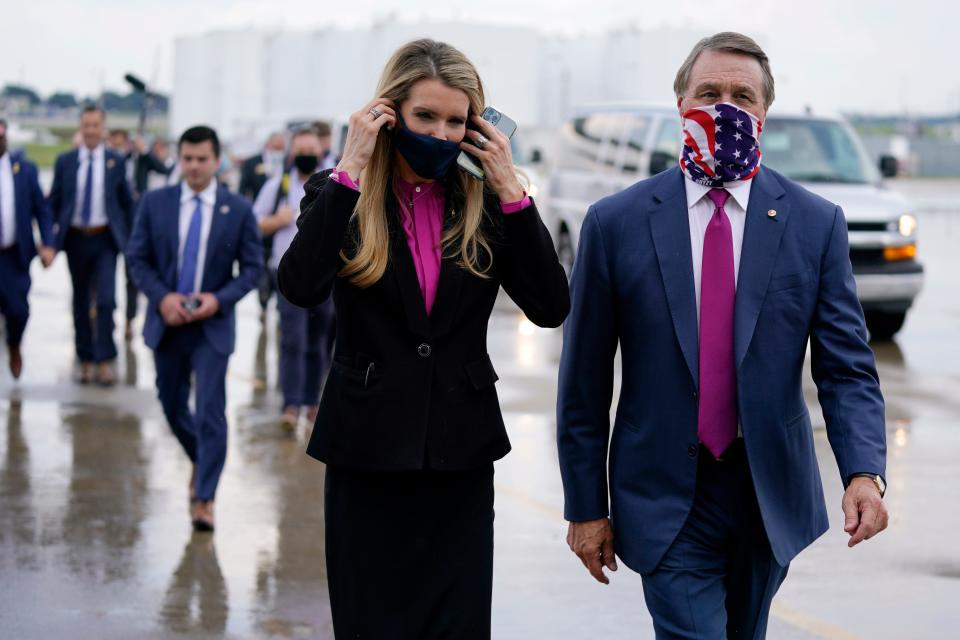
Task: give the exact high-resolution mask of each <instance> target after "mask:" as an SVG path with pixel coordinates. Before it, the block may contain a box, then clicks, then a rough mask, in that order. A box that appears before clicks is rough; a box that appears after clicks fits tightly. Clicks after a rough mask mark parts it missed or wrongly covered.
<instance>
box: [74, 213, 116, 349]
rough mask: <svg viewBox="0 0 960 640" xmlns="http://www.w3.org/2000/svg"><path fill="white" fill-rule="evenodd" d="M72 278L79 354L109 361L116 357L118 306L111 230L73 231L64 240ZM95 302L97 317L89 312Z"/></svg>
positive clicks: (114, 246) (76, 339) (113, 244)
mask: <svg viewBox="0 0 960 640" xmlns="http://www.w3.org/2000/svg"><path fill="white" fill-rule="evenodd" d="M64 249H65V250H66V252H67V266H68V267H69V268H70V280H71V281H72V282H73V327H74V332H75V344H76V350H77V358H78V359H79V360H80V361H81V362H106V361H108V360H113V359H114V358H116V357H117V345H116V343H115V342H114V340H113V329H114V324H113V312H114V310H115V309H116V308H117V299H116V289H117V245H116V244H115V243H114V240H113V236H112V235H111V234H110V233H109V232H106V233H100V234H98V235H95V236H86V235H83V234H82V233H78V232H75V231H70V232H68V233H67V239H66V242H65V243H64ZM94 305H95V306H96V321H94V320H93V319H92V318H91V317H90V316H91V313H90V310H91V306H94Z"/></svg>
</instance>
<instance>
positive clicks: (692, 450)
mask: <svg viewBox="0 0 960 640" xmlns="http://www.w3.org/2000/svg"><path fill="white" fill-rule="evenodd" d="M687 455H688V456H690V457H691V458H696V457H697V445H695V444H692V445H690V446H689V447H687Z"/></svg>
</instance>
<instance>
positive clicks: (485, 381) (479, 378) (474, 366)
mask: <svg viewBox="0 0 960 640" xmlns="http://www.w3.org/2000/svg"><path fill="white" fill-rule="evenodd" d="M463 368H464V370H465V371H466V372H467V378H468V379H469V380H470V385H471V386H472V387H473V388H474V389H475V390H477V391H479V390H481V389H483V388H485V387H489V386H490V385H492V384H494V383H495V382H496V381H497V380H499V379H500V376H498V375H497V372H496V371H495V370H494V368H493V363H492V362H490V356H489V355H484V356H483V357H482V358H480V359H479V360H475V361H474V362H470V363H468V364H465V365H463Z"/></svg>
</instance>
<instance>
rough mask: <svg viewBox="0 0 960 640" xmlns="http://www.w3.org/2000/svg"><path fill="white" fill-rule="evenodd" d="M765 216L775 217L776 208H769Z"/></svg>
mask: <svg viewBox="0 0 960 640" xmlns="http://www.w3.org/2000/svg"><path fill="white" fill-rule="evenodd" d="M767 217H768V218H776V217H777V210H776V209H770V211H767Z"/></svg>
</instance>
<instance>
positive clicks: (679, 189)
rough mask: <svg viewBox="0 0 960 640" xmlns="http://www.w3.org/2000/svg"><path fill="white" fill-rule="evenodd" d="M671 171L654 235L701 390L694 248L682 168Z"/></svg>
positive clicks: (660, 192)
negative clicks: (694, 280)
mask: <svg viewBox="0 0 960 640" xmlns="http://www.w3.org/2000/svg"><path fill="white" fill-rule="evenodd" d="M671 172H672V173H673V175H667V176H664V178H663V180H662V181H661V183H660V186H659V187H657V190H656V191H655V192H654V194H653V197H654V199H655V200H656V202H657V204H656V205H655V206H654V208H653V210H652V211H651V212H650V234H651V236H652V237H653V245H654V248H655V250H656V252H657V260H658V262H659V263H660V275H661V277H662V278H663V289H664V291H665V292H666V296H667V305H668V306H669V307H670V317H671V319H672V320H673V328H674V331H675V332H676V334H677V341H678V342H679V343H680V349H681V351H682V352H683V357H684V359H685V360H686V361H687V367H688V368H689V369H690V375H691V376H692V377H693V383H694V386H696V387H699V384H700V372H699V363H700V358H699V349H698V342H699V341H698V331H697V301H696V289H695V288H694V283H693V257H692V255H693V254H692V251H691V249H690V220H689V218H688V213H687V198H686V191H685V189H684V186H683V180H684V178H683V174H682V173H681V171H680V170H679V169H673V170H671Z"/></svg>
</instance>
